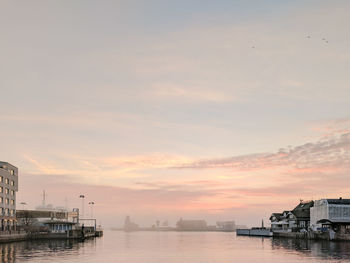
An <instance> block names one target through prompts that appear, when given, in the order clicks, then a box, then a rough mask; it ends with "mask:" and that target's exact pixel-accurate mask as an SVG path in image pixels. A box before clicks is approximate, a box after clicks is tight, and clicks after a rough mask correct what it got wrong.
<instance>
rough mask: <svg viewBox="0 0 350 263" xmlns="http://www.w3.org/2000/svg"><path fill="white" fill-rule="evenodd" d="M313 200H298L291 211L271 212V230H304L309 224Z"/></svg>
mask: <svg viewBox="0 0 350 263" xmlns="http://www.w3.org/2000/svg"><path fill="white" fill-rule="evenodd" d="M313 205H314V202H313V201H302V200H301V201H300V203H299V204H298V205H297V206H296V207H295V208H294V209H293V210H291V211H287V210H286V211H283V212H282V213H273V214H272V215H271V216H270V221H271V230H272V231H273V232H299V231H306V230H307V229H308V228H309V226H310V208H312V206H313Z"/></svg>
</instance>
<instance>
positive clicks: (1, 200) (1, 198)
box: [0, 196, 4, 204]
mask: <svg viewBox="0 0 350 263" xmlns="http://www.w3.org/2000/svg"><path fill="white" fill-rule="evenodd" d="M3 202H4V198H3V197H2V196H0V203H1V204H2V203H3Z"/></svg>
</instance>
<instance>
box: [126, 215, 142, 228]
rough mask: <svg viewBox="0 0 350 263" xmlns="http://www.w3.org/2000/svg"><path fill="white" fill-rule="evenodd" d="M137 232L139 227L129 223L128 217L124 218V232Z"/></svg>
mask: <svg viewBox="0 0 350 263" xmlns="http://www.w3.org/2000/svg"><path fill="white" fill-rule="evenodd" d="M137 230H139V225H138V224H135V223H133V222H131V219H130V216H126V218H125V222H124V231H127V232H129V231H137Z"/></svg>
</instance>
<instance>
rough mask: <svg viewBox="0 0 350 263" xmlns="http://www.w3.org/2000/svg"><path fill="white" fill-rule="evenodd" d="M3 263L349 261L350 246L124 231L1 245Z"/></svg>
mask: <svg viewBox="0 0 350 263" xmlns="http://www.w3.org/2000/svg"><path fill="white" fill-rule="evenodd" d="M0 255H1V256H0V262H8V263H11V262H17V263H18V262H33V263H34V262H40V263H44V262H55V263H57V262H71V263H74V262H79V263H83V262H84V263H89V262H98V263H109V262H119V263H136V262H137V263H139V262H143V263H144V262H150V263H151V262H152V263H155V262H159V263H160V262H162V263H164V262H166V263H180V262H181V263H184V262H188V263H196V262H198V263H211V262H216V263H221V262H236V263H237V262H251V263H256V262H274V263H279V262H298V263H302V262H350V243H347V242H328V241H319V242H318V241H310V240H293V239H285V238H266V237H245V236H238V237H236V234H235V233H232V232H130V233H125V232H119V231H105V234H104V236H103V237H101V238H96V239H90V240H86V241H85V242H76V241H72V240H51V241H30V242H29V241H26V242H14V243H7V244H0Z"/></svg>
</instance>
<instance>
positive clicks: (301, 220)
mask: <svg viewBox="0 0 350 263" xmlns="http://www.w3.org/2000/svg"><path fill="white" fill-rule="evenodd" d="M313 206H314V201H300V204H299V205H297V206H296V207H295V208H294V209H293V210H292V214H293V215H294V219H295V227H296V228H297V229H298V230H301V229H305V230H307V229H308V228H309V227H310V209H311V208H312V207H313Z"/></svg>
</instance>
